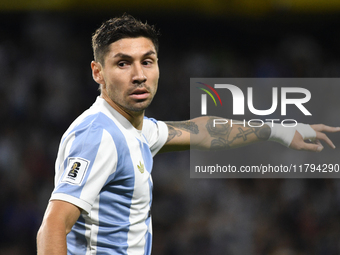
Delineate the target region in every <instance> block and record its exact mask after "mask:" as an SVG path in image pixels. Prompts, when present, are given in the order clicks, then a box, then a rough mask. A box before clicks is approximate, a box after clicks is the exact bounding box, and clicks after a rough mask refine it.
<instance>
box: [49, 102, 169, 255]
mask: <svg viewBox="0 0 340 255" xmlns="http://www.w3.org/2000/svg"><path fill="white" fill-rule="evenodd" d="M167 136H168V129H167V126H166V124H165V123H164V122H161V121H156V120H154V119H149V118H146V117H145V118H144V121H143V128H142V130H141V131H140V130H137V129H135V128H134V127H133V126H132V124H131V123H130V122H129V121H128V120H127V119H125V118H124V117H123V116H122V115H120V114H119V113H118V112H117V111H116V110H114V109H113V108H112V107H111V106H110V105H109V104H108V103H107V102H106V101H105V100H104V99H102V98H100V97H98V98H97V100H96V101H95V103H94V104H93V105H92V106H91V107H90V108H89V109H88V110H87V111H85V112H84V113H83V114H82V115H80V116H79V117H78V118H77V119H76V120H75V121H74V122H73V123H72V124H71V126H70V127H69V128H68V130H67V131H66V132H65V134H64V135H63V137H62V139H61V142H60V146H59V151H58V156H57V160H56V164H55V170H56V175H55V188H54V190H53V192H52V196H51V199H50V200H63V201H67V202H69V203H72V204H74V205H76V206H78V207H79V208H81V209H82V213H81V215H80V217H79V219H78V220H77V222H76V223H75V225H74V226H73V228H72V230H71V232H70V233H69V234H68V235H67V250H68V254H77V255H78V254H79V255H80V254H81V255H87V254H91V255H93V254H98V255H99V254H110V255H113V254H127V255H135V254H136V255H137V254H138V255H141V254H150V253H151V244H152V228H151V216H150V207H151V203H152V186H153V185H152V178H151V170H152V164H153V156H154V155H155V154H156V153H157V152H158V151H159V150H160V149H161V148H162V146H163V145H164V144H165V142H166V139H167Z"/></svg>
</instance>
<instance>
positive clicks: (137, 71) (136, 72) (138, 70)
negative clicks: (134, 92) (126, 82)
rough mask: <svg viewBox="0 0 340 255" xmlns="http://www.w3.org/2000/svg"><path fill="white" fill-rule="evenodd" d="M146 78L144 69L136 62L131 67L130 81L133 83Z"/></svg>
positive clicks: (141, 81)
mask: <svg viewBox="0 0 340 255" xmlns="http://www.w3.org/2000/svg"><path fill="white" fill-rule="evenodd" d="M146 80H147V78H146V75H145V74H144V70H143V67H142V65H140V64H136V65H134V68H133V74H132V82H133V83H138V84H140V83H143V82H145V81H146Z"/></svg>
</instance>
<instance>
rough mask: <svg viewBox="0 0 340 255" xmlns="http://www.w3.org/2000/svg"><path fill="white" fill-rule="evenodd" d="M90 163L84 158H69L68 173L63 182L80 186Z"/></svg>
mask: <svg viewBox="0 0 340 255" xmlns="http://www.w3.org/2000/svg"><path fill="white" fill-rule="evenodd" d="M89 163H90V162H89V161H88V160H86V159H83V158H69V159H68V164H67V167H68V168H67V172H66V173H65V175H64V177H63V179H62V181H61V182H67V183H70V184H74V185H80V184H81V183H82V181H83V179H84V176H85V173H86V171H87V169H88V166H89Z"/></svg>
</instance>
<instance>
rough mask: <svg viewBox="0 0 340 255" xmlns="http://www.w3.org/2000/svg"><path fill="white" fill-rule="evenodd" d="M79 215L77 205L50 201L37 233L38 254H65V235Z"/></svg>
mask: <svg viewBox="0 0 340 255" xmlns="http://www.w3.org/2000/svg"><path fill="white" fill-rule="evenodd" d="M79 216H80V209H79V208H78V207H77V206H75V205H73V204H70V203H68V202H64V201H60V200H52V201H50V202H49V204H48V206H47V209H46V212H45V215H44V219H43V222H42V224H41V227H40V229H39V231H38V235H37V248H38V255H45V254H46V255H47V254H48V255H54V254H58V255H63V254H65V255H66V254H67V246H66V235H67V234H68V233H69V232H70V231H71V228H72V226H73V225H74V223H75V222H76V221H77V219H78V218H79Z"/></svg>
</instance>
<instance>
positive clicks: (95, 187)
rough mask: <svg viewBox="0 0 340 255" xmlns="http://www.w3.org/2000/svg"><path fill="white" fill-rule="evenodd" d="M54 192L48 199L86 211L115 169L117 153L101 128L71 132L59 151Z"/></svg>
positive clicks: (106, 133) (109, 138)
mask: <svg viewBox="0 0 340 255" xmlns="http://www.w3.org/2000/svg"><path fill="white" fill-rule="evenodd" d="M59 150H60V151H59V153H58V158H57V161H58V162H60V165H57V164H56V167H57V168H58V169H56V171H57V172H56V178H55V189H54V191H53V193H52V196H51V199H50V200H63V201H66V202H69V203H72V204H74V205H76V206H78V207H80V208H81V209H83V210H85V211H86V212H87V213H89V212H90V210H91V208H92V205H93V204H94V202H95V199H96V198H97V196H98V194H99V192H100V190H101V189H102V188H103V186H104V185H105V183H106V181H107V180H108V178H109V176H111V175H112V174H114V173H115V171H116V168H117V150H116V146H115V143H114V141H113V139H112V136H111V135H110V134H109V132H108V131H106V130H105V129H103V128H101V127H99V126H96V125H95V124H91V125H89V126H87V127H85V128H81V129H79V130H77V131H75V132H72V133H70V134H69V135H68V137H67V138H66V139H65V140H64V144H62V145H61V146H60V148H59Z"/></svg>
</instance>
